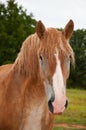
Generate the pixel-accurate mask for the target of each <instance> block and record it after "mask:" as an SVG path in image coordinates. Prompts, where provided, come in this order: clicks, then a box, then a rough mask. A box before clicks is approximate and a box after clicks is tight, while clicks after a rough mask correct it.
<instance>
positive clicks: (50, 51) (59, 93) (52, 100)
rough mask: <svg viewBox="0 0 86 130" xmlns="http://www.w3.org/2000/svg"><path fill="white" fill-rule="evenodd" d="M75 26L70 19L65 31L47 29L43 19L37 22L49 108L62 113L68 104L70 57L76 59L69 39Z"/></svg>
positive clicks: (39, 56)
mask: <svg viewBox="0 0 86 130" xmlns="http://www.w3.org/2000/svg"><path fill="white" fill-rule="evenodd" d="M73 28H74V24H73V21H72V20H70V21H69V22H68V24H67V25H66V26H65V28H64V30H63V31H58V30H56V29H54V28H48V29H46V28H45V26H44V25H43V23H42V22H41V21H39V22H38V23H37V26H36V32H37V35H38V37H39V39H40V48H39V50H38V59H39V66H40V74H41V77H42V79H43V83H44V87H45V92H46V97H47V102H48V107H49V110H50V111H51V112H52V113H53V114H61V113H62V112H63V111H64V109H65V108H66V107H67V106H68V100H67V98H66V93H65V89H66V81H67V79H68V77H69V71H70V59H72V61H74V56H73V51H72V48H71V47H70V45H69V42H68V41H69V39H70V37H71V35H72V32H73Z"/></svg>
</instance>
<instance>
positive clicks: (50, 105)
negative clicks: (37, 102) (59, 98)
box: [48, 100, 53, 113]
mask: <svg viewBox="0 0 86 130" xmlns="http://www.w3.org/2000/svg"><path fill="white" fill-rule="evenodd" d="M48 107H49V110H50V112H52V113H53V105H52V100H49V101H48Z"/></svg>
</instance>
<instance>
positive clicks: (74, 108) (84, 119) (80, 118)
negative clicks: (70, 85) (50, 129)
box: [54, 89, 86, 130]
mask: <svg viewBox="0 0 86 130" xmlns="http://www.w3.org/2000/svg"><path fill="white" fill-rule="evenodd" d="M67 97H68V99H69V107H68V108H67V110H66V111H65V112H64V113H63V115H62V116H56V118H55V121H54V124H57V126H58V125H59V124H61V123H63V124H67V125H69V126H70V125H76V126H78V125H81V126H86V91H85V90H77V89H68V90H67ZM54 130H83V129H82V128H81V129H79V128H77V129H76V128H74V127H73V128H64V127H62V126H61V127H58V128H57V127H55V128H54Z"/></svg>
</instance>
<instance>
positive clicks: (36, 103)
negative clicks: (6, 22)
mask: <svg viewBox="0 0 86 130" xmlns="http://www.w3.org/2000/svg"><path fill="white" fill-rule="evenodd" d="M73 28H74V23H73V21H72V20H70V21H69V22H68V23H67V25H66V26H65V28H64V30H63V31H59V30H57V29H55V28H47V29H46V28H45V26H44V24H43V23H42V22H41V21H38V22H37V25H36V33H35V34H33V35H31V36H29V37H28V38H27V39H26V40H25V41H24V43H23V45H22V48H21V51H20V53H19V54H18V57H17V58H16V60H15V62H14V64H8V65H3V66H1V67H0V130H52V129H53V120H54V115H59V114H62V113H63V111H64V110H65V108H66V107H67V106H68V101H67V98H66V92H65V89H66V81H67V79H68V76H69V71H70V60H72V62H73V63H74V53H73V50H72V48H71V47H70V45H69V39H70V37H71V35H72V32H73Z"/></svg>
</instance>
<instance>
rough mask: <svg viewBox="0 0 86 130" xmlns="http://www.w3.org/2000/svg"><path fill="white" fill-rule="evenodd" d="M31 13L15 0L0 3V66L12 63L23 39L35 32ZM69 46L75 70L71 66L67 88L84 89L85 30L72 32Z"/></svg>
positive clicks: (85, 77)
mask: <svg viewBox="0 0 86 130" xmlns="http://www.w3.org/2000/svg"><path fill="white" fill-rule="evenodd" d="M35 25H36V20H35V19H34V17H33V15H32V13H31V14H29V15H28V14H27V11H26V10H24V9H23V7H22V6H18V4H17V2H16V1H15V0H8V1H7V4H6V5H5V4H3V3H0V65H2V64H6V63H12V62H13V61H14V60H15V59H16V56H17V54H18V52H19V50H20V47H21V45H22V42H23V41H24V40H25V38H26V37H27V36H28V35H30V34H32V33H34V32H35ZM70 44H71V46H72V48H73V50H74V52H75V59H76V64H75V69H74V68H73V67H72V66H71V73H70V77H69V80H68V87H73V88H76V87H77V88H81V89H86V29H80V30H79V29H78V30H76V31H74V33H73V36H72V38H71V40H70Z"/></svg>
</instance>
